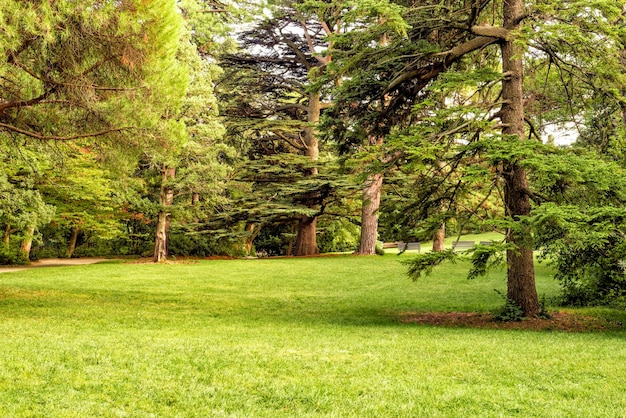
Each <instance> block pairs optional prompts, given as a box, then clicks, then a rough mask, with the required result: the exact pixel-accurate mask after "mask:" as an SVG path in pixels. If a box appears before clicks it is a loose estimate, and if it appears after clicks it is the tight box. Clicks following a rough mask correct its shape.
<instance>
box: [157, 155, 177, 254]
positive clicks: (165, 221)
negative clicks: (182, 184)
mask: <svg viewBox="0 0 626 418" xmlns="http://www.w3.org/2000/svg"><path fill="white" fill-rule="evenodd" d="M175 175H176V169H175V168H168V167H163V173H162V178H161V190H160V193H159V203H160V204H161V210H160V211H159V215H158V219H157V227H156V235H155V239H154V254H153V256H152V260H153V261H154V262H161V261H165V260H167V256H168V244H169V243H168V240H169V230H170V212H169V210H168V209H169V207H170V206H172V203H173V202H174V190H173V189H172V188H171V187H170V186H168V184H167V183H168V181H171V180H173V179H174V177H175Z"/></svg>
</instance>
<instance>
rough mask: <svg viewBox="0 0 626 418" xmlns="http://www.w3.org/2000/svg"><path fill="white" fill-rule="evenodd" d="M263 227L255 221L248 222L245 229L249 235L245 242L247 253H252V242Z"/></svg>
mask: <svg viewBox="0 0 626 418" xmlns="http://www.w3.org/2000/svg"><path fill="white" fill-rule="evenodd" d="M262 227H263V226H262V225H257V224H255V223H254V222H251V223H249V224H246V228H245V229H246V232H247V233H248V235H247V236H246V240H245V242H244V244H243V245H244V248H245V250H246V255H252V244H253V242H254V239H255V238H256V237H257V236H258V235H259V232H261V228H262Z"/></svg>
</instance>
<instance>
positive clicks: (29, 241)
mask: <svg viewBox="0 0 626 418" xmlns="http://www.w3.org/2000/svg"><path fill="white" fill-rule="evenodd" d="M34 237H35V227H34V226H29V227H28V228H27V229H26V231H25V233H24V238H23V239H22V245H21V246H20V252H21V257H22V259H23V261H29V260H30V250H31V249H32V247H33V238H34Z"/></svg>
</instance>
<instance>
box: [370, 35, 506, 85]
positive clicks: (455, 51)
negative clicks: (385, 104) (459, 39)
mask: <svg viewBox="0 0 626 418" xmlns="http://www.w3.org/2000/svg"><path fill="white" fill-rule="evenodd" d="M497 40H498V38H494V37H490V36H479V37H477V38H474V39H471V40H469V41H467V42H465V43H463V44H461V45H457V46H455V47H454V48H452V49H449V50H448V51H445V52H441V53H439V54H436V55H439V56H443V57H444V59H443V61H441V62H438V63H436V64H432V65H430V66H428V67H421V68H418V69H415V70H412V71H408V72H405V73H402V74H400V75H399V76H397V77H396V78H395V79H393V80H392V81H391V82H390V83H389V86H387V88H386V89H385V90H384V91H383V93H382V95H383V96H384V95H385V94H388V93H389V92H391V91H392V90H395V89H396V88H397V87H398V86H399V85H400V84H402V83H405V82H407V81H411V80H413V79H416V78H419V79H421V80H425V81H426V80H432V79H433V78H435V77H437V76H438V75H439V74H440V73H442V72H443V71H444V70H445V69H446V68H447V67H449V66H450V65H451V64H453V63H454V62H455V61H457V60H459V59H460V58H462V57H463V56H464V55H466V54H469V53H470V52H473V51H476V50H478V49H481V48H484V47H486V46H488V45H490V44H492V43H494V42H496V41H497Z"/></svg>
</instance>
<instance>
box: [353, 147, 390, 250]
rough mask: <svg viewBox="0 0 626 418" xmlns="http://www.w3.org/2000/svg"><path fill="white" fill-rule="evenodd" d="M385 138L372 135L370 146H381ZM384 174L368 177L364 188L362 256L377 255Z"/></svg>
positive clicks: (360, 244)
mask: <svg viewBox="0 0 626 418" xmlns="http://www.w3.org/2000/svg"><path fill="white" fill-rule="evenodd" d="M383 141H384V139H383V137H378V136H373V135H370V137H369V140H368V143H369V145H370V146H381V145H382V144H383ZM383 181H384V176H383V173H375V174H371V175H369V176H368V178H367V181H366V182H365V187H364V188H363V199H362V200H363V203H362V204H361V239H360V243H359V251H358V252H357V254H360V255H373V254H376V240H377V239H378V211H379V209H380V196H381V193H382V188H383Z"/></svg>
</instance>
